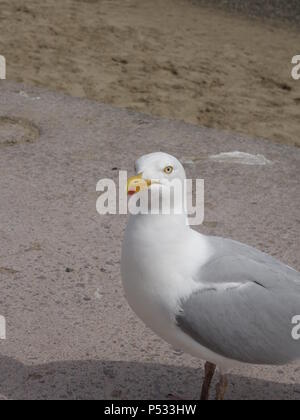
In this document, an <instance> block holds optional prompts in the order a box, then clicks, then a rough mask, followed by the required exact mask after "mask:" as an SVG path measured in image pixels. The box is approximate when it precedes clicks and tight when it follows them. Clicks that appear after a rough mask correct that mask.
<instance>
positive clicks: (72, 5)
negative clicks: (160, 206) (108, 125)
mask: <svg viewBox="0 0 300 420" xmlns="http://www.w3.org/2000/svg"><path fill="white" fill-rule="evenodd" d="M200 3H201V4H202V3H203V2H200V1H199V2H197V1H190V0H151V1H148V0H138V1H137V0H110V1H100V0H99V1H97V0H85V1H84V0H64V1H58V0H45V1H43V2H40V1H38V0H28V1H26V2H24V3H23V4H20V1H18V0H4V1H2V2H1V10H0V24H1V37H0V54H2V55H5V56H6V58H7V64H8V78H9V79H10V80H16V81H20V82H26V83H28V84H33V85H39V86H46V87H48V88H50V89H52V90H60V91H64V92H67V93H69V94H71V95H74V96H80V97H87V98H91V99H96V100H99V101H102V102H105V103H109V104H114V105H118V106H122V107H129V108H132V109H134V110H138V111H143V112H146V113H149V114H154V115H160V116H166V117H171V118H176V119H180V120H184V121H187V122H191V123H195V124H198V125H204V126H207V127H217V128H222V129H227V130H232V131H237V132H241V133H246V134H249V135H251V136H255V137H265V138H267V139H271V140H274V141H276V142H281V143H289V144H291V145H298V146H299V145H300V139H299V131H300V122H299V107H300V81H298V82H296V81H293V80H292V78H291V58H292V57H293V56H294V55H296V54H299V53H300V51H299V45H300V34H299V30H296V29H295V28H294V27H293V26H291V25H290V27H289V26H284V25H283V24H279V23H278V22H276V23H274V24H273V23H270V22H268V23H262V22H260V21H259V20H252V19H249V18H246V17H239V16H237V15H236V14H235V13H234V14H231V13H229V14H225V13H224V12H222V11H220V10H218V11H214V10H212V9H208V8H204V7H203V6H201V5H200ZM229 3H230V2H229ZM231 3H232V2H231ZM233 3H234V2H233ZM271 3H272V2H271ZM273 3H274V1H273ZM290 14H291V13H290ZM295 15H296V14H295Z"/></svg>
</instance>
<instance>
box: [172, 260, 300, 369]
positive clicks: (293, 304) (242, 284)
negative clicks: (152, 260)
mask: <svg viewBox="0 0 300 420" xmlns="http://www.w3.org/2000/svg"><path fill="white" fill-rule="evenodd" d="M269 258H271V257H269ZM267 260H268V261H266V260H264V261H257V260H254V259H251V258H248V257H245V256H240V255H238V256H234V257H233V256H224V257H219V258H216V259H214V260H212V261H210V262H209V263H208V264H207V265H206V266H204V267H203V268H202V269H201V271H200V273H199V277H200V280H199V279H198V281H200V282H201V285H199V290H197V291H196V292H194V293H192V295H190V296H189V297H188V298H187V299H185V300H183V301H182V302H181V310H180V312H179V313H178V314H177V317H176V320H177V324H178V326H179V328H181V329H182V330H183V331H184V332H185V333H186V334H188V335H190V336H191V337H193V339H194V340H196V341H197V342H199V343H200V344H201V345H202V346H204V347H206V348H208V349H210V350H211V351H213V352H215V353H217V354H219V355H221V356H223V357H226V358H229V359H232V360H237V361H240V362H244V363H253V364H267V365H280V364H285V363H288V362H289V361H292V360H296V359H300V341H296V340H295V339H293V337H292V330H293V328H294V325H293V324H292V319H293V317H294V316H296V315H300V274H299V273H298V272H297V271H295V270H293V269H290V268H289V267H287V266H285V265H283V264H280V263H279V262H277V261H276V260H274V261H273V259H272V258H271V259H267Z"/></svg>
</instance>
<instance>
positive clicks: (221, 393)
mask: <svg viewBox="0 0 300 420" xmlns="http://www.w3.org/2000/svg"><path fill="white" fill-rule="evenodd" d="M227 388H228V379H227V375H222V374H221V377H220V382H219V383H218V385H217V395H216V400H217V401H224V399H225V394H226V391H227Z"/></svg>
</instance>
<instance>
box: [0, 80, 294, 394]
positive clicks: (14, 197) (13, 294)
mask: <svg viewBox="0 0 300 420" xmlns="http://www.w3.org/2000/svg"><path fill="white" fill-rule="evenodd" d="M0 127H1V130H0V180H1V182H0V195H1V211H0V281H1V293H0V315H2V316H5V317H6V320H7V340H4V341H2V340H0V399H1V398H3V399H64V400H65V399H104V398H107V399H118V398H121V399H165V398H167V396H168V394H170V393H173V394H177V395H180V396H182V397H184V398H192V399H198V398H199V393H200V383H201V380H202V378H203V370H202V366H203V365H202V363H201V362H200V361H199V360H197V359H194V358H191V357H189V356H188V355H186V354H183V353H181V352H179V351H175V350H174V349H172V348H171V347H170V346H169V345H167V344H166V343H165V342H164V341H163V340H161V339H159V338H158V337H156V336H155V335H154V334H153V333H152V332H151V331H150V330H149V329H148V328H146V327H145V326H144V325H143V324H142V322H140V321H139V320H138V318H137V317H136V315H135V314H134V313H133V312H132V311H131V310H130V308H129V306H128V304H127V302H126V300H125V298H124V292H123V289H122V286H121V279H120V248H121V242H122V238H123V231H124V228H125V225H126V223H127V217H126V216H118V215H116V216H100V215H99V214H98V213H97V212H96V200H97V198H98V196H99V195H98V193H96V184H97V181H98V180H99V179H101V178H108V177H109V178H111V177H112V178H113V179H115V180H117V178H118V171H117V170H115V169H124V170H129V171H132V170H133V161H134V159H135V158H136V157H137V156H139V155H142V154H144V153H147V152H149V151H153V150H158V149H162V150H163V151H168V152H169V153H172V154H175V155H176V156H178V157H179V158H180V159H182V160H186V158H187V157H188V156H193V157H194V160H193V161H192V162H191V163H190V164H189V165H187V171H188V176H189V177H191V178H198V177H199V176H200V177H203V178H204V179H205V184H206V188H205V197H206V202H205V210H206V215H205V223H204V225H203V226H202V227H201V230H202V231H203V232H204V233H207V234H213V235H221V236H224V237H232V238H234V239H237V240H240V241H243V242H245V243H248V244H250V245H253V246H256V247H258V248H260V249H262V250H264V251H266V252H268V253H270V254H272V255H274V256H276V257H277V258H279V259H280V260H282V261H284V262H286V263H288V264H290V265H291V266H293V267H295V268H296V269H298V270H299V269H300V261H299V249H300V236H299V226H300V220H299V207H300V196H299V177H300V149H296V148H294V147H290V146H286V145H277V144H272V143H270V142H269V141H263V140H253V139H249V138H245V137H243V136H240V135H236V134H228V133H224V132H220V131H218V130H210V129H206V128H199V127H196V126H193V125H186V124H184V123H182V122H177V121H169V120H163V119H160V118H152V117H148V116H145V115H141V114H137V113H135V112H131V111H130V112H128V111H126V110H120V109H117V108H113V107H110V106H106V105H103V104H99V103H95V102H91V101H88V100H79V99H74V98H70V97H65V96H61V95H58V94H55V93H45V92H43V91H40V90H39V89H36V88H34V89H28V88H26V87H24V86H18V85H15V84H10V83H7V82H2V83H0ZM232 150H240V151H242V152H248V153H251V154H253V155H257V154H260V155H264V156H265V157H266V158H267V159H268V160H269V161H271V162H272V164H268V165H263V166H256V165H254V166H247V165H246V166H245V165H240V164H236V163H234V162H229V163H220V162H215V161H212V160H210V159H209V157H210V156H211V155H215V154H217V153H220V152H228V151H232ZM299 343H300V342H299ZM214 385H215V384H214ZM227 398H228V399H239V400H243V399H244V400H245V399H246V400H247V399H252V400H253V399H256V400H260V399H272V400H277V399H289V400H290V399H293V400H299V398H300V366H299V365H298V366H297V365H296V364H295V365H289V366H284V367H247V366H245V368H243V369H235V370H234V371H233V372H232V374H231V375H230V387H229V392H228V395H227Z"/></svg>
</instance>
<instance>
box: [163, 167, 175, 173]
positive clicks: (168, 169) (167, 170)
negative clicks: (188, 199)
mask: <svg viewBox="0 0 300 420" xmlns="http://www.w3.org/2000/svg"><path fill="white" fill-rule="evenodd" d="M173 171H174V168H173V166H171V165H170V166H166V167H165V169H164V173H165V174H167V175H170V174H171V173H172V172H173Z"/></svg>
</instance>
